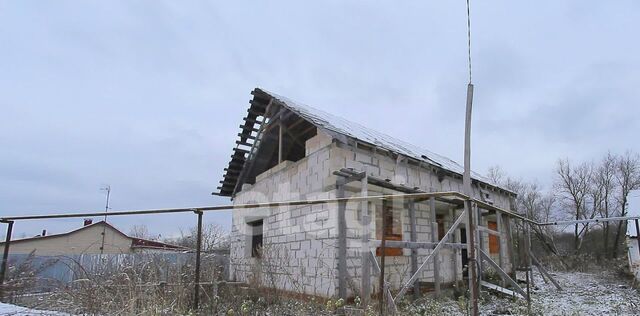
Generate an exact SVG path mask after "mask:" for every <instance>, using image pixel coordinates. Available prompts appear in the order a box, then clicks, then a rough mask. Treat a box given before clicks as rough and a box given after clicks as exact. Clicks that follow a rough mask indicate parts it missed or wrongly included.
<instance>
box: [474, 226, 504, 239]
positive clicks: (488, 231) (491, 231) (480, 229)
mask: <svg viewBox="0 0 640 316" xmlns="http://www.w3.org/2000/svg"><path fill="white" fill-rule="evenodd" d="M478 230H479V231H481V232H484V233H488V234H490V235H494V236H498V237H500V232H499V231H495V230H493V229H490V228H487V227H484V226H478Z"/></svg>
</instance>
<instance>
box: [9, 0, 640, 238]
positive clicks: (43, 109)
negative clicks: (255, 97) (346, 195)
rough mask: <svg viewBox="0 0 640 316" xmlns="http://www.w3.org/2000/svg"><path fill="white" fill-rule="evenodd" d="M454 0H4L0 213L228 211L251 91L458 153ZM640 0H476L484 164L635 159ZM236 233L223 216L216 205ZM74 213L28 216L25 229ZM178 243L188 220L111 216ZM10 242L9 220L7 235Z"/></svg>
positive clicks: (458, 53) (460, 42) (20, 229)
mask: <svg viewBox="0 0 640 316" xmlns="http://www.w3.org/2000/svg"><path fill="white" fill-rule="evenodd" d="M465 13H466V9H465V1H464V0H456V1H388V2H387V3H383V2H375V3H374V2H373V1H342V0H341V1H314V2H310V1H287V2H283V1H269V2H268V3H266V2H258V1H246V2H241V1H224V2H222V1H220V2H214V1H157V0H149V1H79V0H78V1H6V0H3V1H0V110H1V111H0V148H1V149H0V215H17V214H26V213H52V212H61V211H83V210H99V209H101V208H103V207H104V191H100V187H102V186H104V185H106V184H110V185H111V187H112V189H113V191H112V200H111V203H112V204H111V205H112V208H113V209H114V210H123V209H142V208H159V207H162V208H166V207H183V206H200V205H216V204H223V203H229V201H228V199H223V198H219V197H213V196H211V195H210V193H211V192H212V191H213V190H215V188H216V186H217V184H218V181H219V180H220V179H221V176H222V173H223V168H225V167H226V164H227V162H228V158H229V156H230V155H231V153H232V152H231V148H232V147H233V146H234V142H235V139H236V134H237V133H238V132H239V128H238V126H239V124H240V123H241V119H242V117H243V114H245V113H246V109H247V107H248V101H249V99H250V98H251V95H250V91H251V90H252V89H253V88H254V87H256V86H259V87H263V88H265V89H267V90H270V91H273V92H276V93H278V94H281V95H284V96H287V97H289V98H292V99H294V100H298V101H301V102H303V103H306V104H309V105H312V106H315V107H317V108H320V109H323V110H325V111H328V112H331V113H334V114H336V115H339V116H343V117H345V118H349V119H351V120H353V121H355V122H358V123H361V124H363V125H366V126H369V127H372V128H374V129H377V130H380V131H382V132H385V133H387V134H390V135H392V136H395V137H397V138H400V139H403V140H406V141H409V142H411V143H414V144H416V145H419V146H422V147H425V148H427V149H429V150H432V151H434V152H437V153H440V154H442V155H445V156H448V157H450V158H452V159H454V160H457V161H461V160H462V149H463V148H462V144H463V142H462V141H463V119H464V104H465V91H466V84H467V55H466V53H467V48H466V43H467V42H466V41H467V39H466V15H465ZM638 30H640V2H638V1H635V0H628V1H585V0H580V1H577V0H575V1H540V0H537V1H496V0H482V1H478V0H476V1H473V0H472V36H473V44H472V46H473V48H472V55H473V66H474V68H473V72H474V75H473V78H474V83H475V85H476V94H475V103H474V113H473V114H474V116H473V120H474V123H473V133H474V135H473V164H472V165H473V169H475V170H476V171H478V172H482V173H485V172H486V170H487V168H488V167H489V166H492V165H500V166H502V167H503V168H504V170H505V171H506V172H508V173H509V174H510V175H512V176H514V177H521V178H524V179H528V180H537V181H538V182H540V183H542V184H545V185H548V184H550V183H551V179H552V170H553V168H554V164H555V162H556V160H557V159H558V158H560V157H569V158H571V159H575V160H590V159H595V158H598V157H599V156H600V155H601V154H602V153H604V152H606V151H607V150H612V151H615V152H622V151H624V150H635V151H640V143H639V142H638V138H637V137H638V132H640V110H639V109H638V102H639V101H638V100H640V92H639V91H640V89H639V88H638V87H640V53H639V49H640V44H639V41H638V40H637V39H638V34H637V31H638ZM205 218H206V220H207V221H208V222H216V223H219V224H221V225H223V226H225V227H229V226H230V222H231V220H230V216H229V213H221V214H207V215H206V217H205ZM80 222H81V220H80V219H74V220H59V221H48V222H19V223H18V224H16V231H17V233H16V236H18V237H19V236H20V235H23V234H26V235H35V234H37V233H39V232H40V230H41V229H43V228H47V229H49V231H50V232H61V231H64V230H65V229H68V228H72V227H78V226H79V225H80V224H81V223H80ZM113 222H114V223H115V224H116V225H117V226H118V227H120V228H122V229H123V230H124V231H125V232H128V229H129V226H130V225H132V224H140V223H146V224H147V225H148V226H149V230H150V231H152V232H153V233H154V234H163V236H168V235H172V234H175V233H177V232H178V231H179V228H187V227H189V226H192V225H194V223H195V216H194V215H171V216H160V217H158V216H155V217H154V216H146V217H136V218H120V219H114V220H113ZM0 230H2V232H0V235H3V234H4V226H3V227H1V228H0Z"/></svg>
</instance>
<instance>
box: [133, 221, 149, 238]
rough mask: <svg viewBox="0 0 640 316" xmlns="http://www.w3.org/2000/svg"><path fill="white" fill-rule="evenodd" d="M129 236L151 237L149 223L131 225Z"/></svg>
mask: <svg viewBox="0 0 640 316" xmlns="http://www.w3.org/2000/svg"><path fill="white" fill-rule="evenodd" d="M129 236H130V237H135V238H142V239H150V237H151V236H150V235H149V228H147V225H144V224H141V225H133V226H131V229H130V230H129Z"/></svg>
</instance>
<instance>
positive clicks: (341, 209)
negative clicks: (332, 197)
mask: <svg viewBox="0 0 640 316" xmlns="http://www.w3.org/2000/svg"><path fill="white" fill-rule="evenodd" d="M336 186H337V190H336V197H337V198H343V197H345V193H344V185H342V183H340V179H338V181H337V183H336ZM346 208H347V203H346V202H340V203H338V296H339V297H340V298H342V299H344V300H346V299H347V219H346V217H345V212H346Z"/></svg>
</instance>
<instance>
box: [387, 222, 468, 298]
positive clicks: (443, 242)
mask: <svg viewBox="0 0 640 316" xmlns="http://www.w3.org/2000/svg"><path fill="white" fill-rule="evenodd" d="M466 214H467V212H466V211H463V212H462V213H461V214H460V216H458V218H457V219H456V220H455V222H453V224H452V225H451V228H449V230H448V231H447V233H446V234H444V238H442V240H440V242H438V245H436V247H435V248H434V249H433V251H432V252H431V253H430V254H429V256H427V258H426V259H424V262H423V263H422V265H420V267H419V268H418V271H416V273H414V274H413V275H412V276H411V278H410V279H409V281H407V283H405V284H404V285H403V286H402V288H400V291H399V292H398V294H397V295H396V297H395V298H394V300H395V302H399V301H400V300H401V299H402V297H403V296H404V294H405V293H407V289H408V287H409V286H410V285H412V284H413V282H415V281H416V280H418V275H419V274H420V272H422V270H423V269H424V268H425V267H426V266H427V263H429V261H430V260H431V259H433V257H435V255H436V254H437V253H438V251H440V249H442V247H443V246H444V244H445V243H446V241H447V240H448V239H449V237H450V236H451V234H452V233H453V231H455V229H456V228H457V227H458V225H460V223H461V222H462V219H463V218H464V216H465V215H466Z"/></svg>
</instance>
